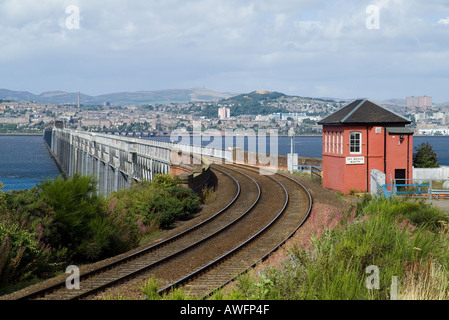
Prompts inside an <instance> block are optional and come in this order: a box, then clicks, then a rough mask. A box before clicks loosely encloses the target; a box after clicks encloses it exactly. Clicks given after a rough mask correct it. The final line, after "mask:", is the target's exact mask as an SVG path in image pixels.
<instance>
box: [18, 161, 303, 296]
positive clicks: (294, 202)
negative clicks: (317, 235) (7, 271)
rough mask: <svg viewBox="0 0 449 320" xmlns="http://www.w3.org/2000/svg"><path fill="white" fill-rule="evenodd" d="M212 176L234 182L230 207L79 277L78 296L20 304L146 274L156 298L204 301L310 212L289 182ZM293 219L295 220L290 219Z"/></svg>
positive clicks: (85, 292)
mask: <svg viewBox="0 0 449 320" xmlns="http://www.w3.org/2000/svg"><path fill="white" fill-rule="evenodd" d="M214 170H217V171H220V172H222V173H223V174H226V175H228V176H229V177H231V178H232V179H233V181H234V183H235V186H236V187H235V189H236V193H235V196H234V198H233V199H232V201H230V202H229V203H228V204H227V205H226V206H225V207H224V208H222V209H221V210H219V211H218V212H216V213H215V214H214V215H213V216H211V217H210V218H208V219H207V220H205V221H203V222H201V223H199V224H198V225H196V226H194V227H193V228H190V229H188V230H186V231H184V232H182V233H180V234H178V235H176V236H174V237H171V238H169V239H167V240H165V241H162V242H160V243H157V244H156V245H153V246H150V247H148V248H145V249H144V250H141V251H139V252H136V253H134V254H132V255H130V256H127V257H125V258H123V259H121V260H119V261H116V262H113V263H111V264H109V265H107V266H105V267H102V268H99V269H96V270H93V271H91V272H89V273H86V274H82V275H81V277H80V283H81V289H80V290H68V289H67V288H66V287H65V282H64V283H59V284H57V285H54V286H52V287H49V288H46V289H44V290H40V291H37V292H33V293H31V294H28V295H26V296H22V297H20V299H45V300H49V299H57V300H67V299H83V298H88V297H91V296H93V295H95V294H98V293H99V292H102V291H103V290H106V288H108V287H111V286H116V285H119V284H121V283H124V282H126V281H127V280H129V279H133V278H135V277H137V276H138V275H141V276H148V275H149V274H152V275H155V276H156V278H157V279H161V281H162V284H163V285H164V288H163V289H162V290H160V293H163V292H168V291H169V290H171V289H172V288H174V287H177V286H181V285H184V286H185V288H186V289H187V290H188V291H190V292H191V294H192V295H195V296H206V295H208V294H210V293H211V292H212V291H213V290H215V289H217V288H219V287H221V286H223V285H224V284H226V283H227V282H229V281H231V280H232V279H233V278H235V277H236V276H237V275H238V274H240V273H241V272H242V271H244V270H246V269H248V268H250V267H251V266H252V265H254V264H255V263H256V262H257V261H259V260H260V259H262V258H263V257H266V256H267V255H268V254H269V253H270V252H272V251H273V250H275V249H276V248H277V247H278V246H279V245H281V244H282V243H283V241H285V240H286V239H287V238H288V237H289V236H290V235H291V234H292V233H293V232H294V231H295V230H296V229H297V228H298V227H299V226H300V225H301V224H302V223H303V222H304V220H305V219H306V217H307V215H308V214H309V212H310V207H311V197H310V194H309V195H308V198H307V191H306V190H305V188H303V187H302V189H301V188H298V186H299V183H298V182H296V181H294V180H292V179H290V178H288V177H285V176H281V175H276V177H271V176H261V175H259V174H258V172H255V171H254V170H253V169H250V168H248V167H242V166H221V165H219V166H217V165H215V166H214ZM280 180H283V182H280ZM273 182H274V183H273ZM284 184H286V185H288V186H287V188H286V187H285V186H284ZM292 188H293V189H292ZM287 189H290V190H294V189H296V190H300V191H299V192H295V191H290V193H292V192H293V193H294V194H293V195H290V196H289V192H288V191H287ZM296 193H298V195H299V194H301V196H298V195H297V194H296ZM270 194H271V195H273V194H276V195H277V196H276V197H277V198H280V199H278V200H279V201H276V202H275V201H272V198H270V196H269V195H270ZM295 207H298V208H301V209H298V210H299V211H301V214H295V213H294V212H297V210H296V209H295ZM295 215H296V216H299V218H298V217H296V218H293V217H294V216H295ZM242 225H244V226H245V227H242ZM292 226H293V227H292ZM274 234H277V235H278V236H274ZM236 261H240V262H236Z"/></svg>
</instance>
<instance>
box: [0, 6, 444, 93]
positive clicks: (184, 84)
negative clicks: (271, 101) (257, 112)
mask: <svg viewBox="0 0 449 320" xmlns="http://www.w3.org/2000/svg"><path fill="white" fill-rule="evenodd" d="M0 44H1V47H0V88H5V89H10V90H19V91H29V92H32V93H34V94H40V93H42V92H46V91H58V90H60V91H66V92H78V91H81V92H83V93H85V94H89V95H100V94H107V93H112V92H123V91H146V90H162V89H187V88H197V87H205V88H208V89H211V90H214V91H217V92H233V93H244V92H251V91H254V90H266V91H279V92H283V93H285V94H290V95H299V96H307V97H332V98H346V99H351V98H353V99H356V98H362V97H363V98H369V99H374V100H384V99H391V98H400V99H405V97H407V96H423V95H427V96H432V97H433V101H434V102H447V101H449V90H448V88H449V79H448V78H449V1H447V0H427V1H422V0H334V1H333V0H292V1H290V0H277V1H272V0H238V1H237V0H182V1H181V0H145V1H143V0H142V1H140V0H133V1H126V0H0Z"/></svg>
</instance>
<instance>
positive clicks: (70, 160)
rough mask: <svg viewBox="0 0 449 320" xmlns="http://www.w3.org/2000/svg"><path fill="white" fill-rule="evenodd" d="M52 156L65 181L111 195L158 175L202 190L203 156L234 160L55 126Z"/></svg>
mask: <svg viewBox="0 0 449 320" xmlns="http://www.w3.org/2000/svg"><path fill="white" fill-rule="evenodd" d="M44 140H45V142H46V145H47V147H48V149H49V151H50V154H51V155H52V157H53V158H54V160H55V161H56V163H57V165H58V167H59V169H60V170H61V173H62V175H63V176H64V177H73V176H74V175H75V174H80V175H90V176H93V177H95V178H96V179H97V183H98V192H99V194H101V195H104V196H107V195H109V194H110V193H112V192H115V191H117V190H120V189H126V188H128V187H130V185H131V184H132V182H133V181H136V182H137V181H143V180H149V181H151V180H153V177H154V176H155V175H157V174H172V175H177V176H179V177H180V178H181V180H182V181H183V184H184V185H186V186H189V187H191V188H192V189H195V188H198V187H199V186H201V184H202V183H204V182H205V181H204V179H206V178H207V177H208V173H209V170H210V169H209V165H208V161H207V160H206V158H205V157H203V156H208V157H212V158H216V159H219V160H220V161H222V160H224V159H229V160H230V159H231V158H232V153H231V151H229V150H228V151H224V150H221V149H220V148H213V147H199V146H192V145H187V144H179V143H171V142H164V141H157V140H148V139H139V138H132V137H125V136H117V135H108V134H102V133H94V132H85V131H76V130H70V129H65V128H62V127H60V126H59V127H58V126H56V127H51V128H47V129H46V130H45V131H44Z"/></svg>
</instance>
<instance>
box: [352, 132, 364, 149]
mask: <svg viewBox="0 0 449 320" xmlns="http://www.w3.org/2000/svg"><path fill="white" fill-rule="evenodd" d="M356 134H358V135H359V145H358V147H359V151H352V148H353V145H352V141H353V135H356ZM354 147H356V146H354ZM349 153H350V154H362V133H361V132H360V131H351V132H349Z"/></svg>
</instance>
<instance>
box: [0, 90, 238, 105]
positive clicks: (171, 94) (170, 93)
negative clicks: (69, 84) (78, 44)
mask: <svg viewBox="0 0 449 320" xmlns="http://www.w3.org/2000/svg"><path fill="white" fill-rule="evenodd" d="M233 95H235V94H232V93H218V92H214V91H212V90H208V89H204V88H193V89H173V90H156V91H136V92H118V93H110V94H103V95H99V96H89V95H86V94H83V93H80V103H81V104H84V105H98V104H102V103H103V102H105V101H107V102H110V103H111V104H113V105H124V104H137V105H140V104H146V103H170V102H174V103H182V102H192V101H217V100H220V99H227V98H229V97H232V96H233ZM0 100H16V101H36V102H40V103H55V104H65V103H67V104H76V103H78V93H77V92H63V91H49V92H43V93H41V94H39V95H35V94H32V93H30V92H26V91H12V90H7V89H0Z"/></svg>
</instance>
